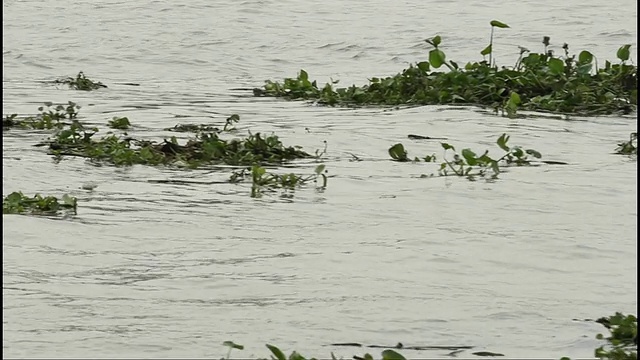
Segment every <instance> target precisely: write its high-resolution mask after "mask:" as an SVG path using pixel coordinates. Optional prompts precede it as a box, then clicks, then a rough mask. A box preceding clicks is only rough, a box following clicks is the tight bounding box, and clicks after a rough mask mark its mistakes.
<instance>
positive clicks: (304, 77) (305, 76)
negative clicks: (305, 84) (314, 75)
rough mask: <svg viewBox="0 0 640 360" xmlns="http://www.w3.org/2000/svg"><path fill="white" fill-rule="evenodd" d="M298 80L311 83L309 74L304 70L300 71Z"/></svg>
mask: <svg viewBox="0 0 640 360" xmlns="http://www.w3.org/2000/svg"><path fill="white" fill-rule="evenodd" d="M298 78H299V79H300V80H302V81H309V74H307V72H306V71H304V70H300V75H299V76H298Z"/></svg>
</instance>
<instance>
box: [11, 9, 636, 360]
mask: <svg viewBox="0 0 640 360" xmlns="http://www.w3.org/2000/svg"><path fill="white" fill-rule="evenodd" d="M493 19H497V20H500V21H503V22H505V23H507V24H509V25H510V26H511V28H509V29H497V30H496V33H495V44H494V53H495V54H496V55H495V58H496V61H497V63H498V64H500V65H510V64H513V62H515V60H516V58H517V55H518V46H525V47H527V48H529V49H532V50H535V51H541V50H542V46H543V45H542V42H541V40H542V37H543V36H545V35H547V36H550V37H551V48H552V49H554V50H555V51H556V52H557V53H562V50H561V46H562V44H563V43H564V42H566V43H568V44H569V46H570V50H571V51H572V52H574V51H575V52H576V53H577V52H579V51H580V50H583V49H588V50H590V51H591V52H592V53H594V54H595V55H596V57H597V58H598V60H599V62H600V64H603V63H604V60H605V59H609V60H612V61H614V60H616V58H615V52H616V50H617V49H618V47H620V46H621V45H623V44H627V43H628V44H632V46H633V47H632V54H635V51H634V50H635V48H636V46H637V30H636V22H637V8H636V2H635V1H632V0H621V1H618V2H616V3H615V4H613V3H611V2H606V1H593V0H581V1H577V0H569V1H549V0H538V1H532V0H523V1H495V0H485V1H465V2H462V1H434V0H428V1H422V0H406V1H390V0H385V1H383V0H367V1H364V0H351V1H339V0H328V1H322V2H310V1H293V0H279V1H275V0H274V1H269V0H264V1H237V0H234V1H230V0H217V1H203V0H193V1H140V0H133V1H100V2H98V1H78V0H70V1H64V2H61V1H53V0H40V1H15V0H14V1H11V0H7V1H4V2H3V63H4V64H3V68H4V71H3V97H2V100H3V114H11V113H19V114H23V115H28V114H36V113H37V110H36V109H37V107H38V106H41V105H42V103H44V102H46V101H52V102H55V103H66V102H67V101H74V102H76V103H78V104H79V105H80V106H82V108H81V110H80V116H79V119H80V120H81V121H83V122H86V123H89V124H93V125H96V126H99V127H101V128H102V129H103V130H102V133H104V132H105V131H106V130H105V129H106V125H105V124H106V122H107V121H108V120H109V119H111V118H112V117H113V116H127V117H129V119H130V120H131V122H132V123H133V125H134V129H133V130H132V131H131V132H130V134H131V135H134V136H138V137H149V138H154V139H161V138H162V137H167V136H170V135H171V133H167V132H165V131H163V130H162V129H163V128H166V127H172V126H173V125H175V124H176V123H179V122H181V123H214V124H218V125H220V124H223V123H224V120H225V119H226V117H227V116H229V115H231V114H236V113H237V114H239V115H240V117H241V119H240V122H239V123H238V124H237V128H238V130H239V132H240V134H242V133H246V131H248V130H251V131H252V132H254V133H255V132H262V133H271V132H275V133H276V134H278V135H279V136H280V137H281V139H282V140H283V142H284V143H285V145H301V146H303V147H304V148H305V149H306V150H308V151H309V152H314V151H315V150H316V149H322V148H323V147H324V141H326V142H327V154H326V156H325V160H324V164H325V165H326V168H327V170H328V174H329V175H330V176H331V177H330V178H329V181H328V186H327V188H326V190H325V191H323V192H322V191H316V190H315V189H314V186H307V187H303V188H301V189H299V190H297V191H296V192H295V193H294V194H293V197H281V196H279V193H273V194H271V193H267V194H265V195H264V196H263V197H261V198H257V199H254V198H251V197H250V196H249V194H250V186H249V185H248V184H235V185H234V184H224V183H217V184H208V185H206V184H201V185H198V184H188V185H181V184H171V183H157V182H154V181H157V180H190V181H200V182H216V181H220V182H222V181H224V180H226V179H228V177H229V174H230V170H229V169H218V170H210V169H209V170H179V169H178V170H176V169H163V168H152V167H145V166H133V167H130V168H116V167H112V166H100V167H99V166H93V165H90V164H89V163H87V162H86V161H85V160H83V159H80V158H65V159H64V160H62V161H61V162H59V163H56V162H54V161H53V159H52V158H51V157H50V156H48V155H46V152H45V150H44V149H43V148H39V147H33V146H32V145H34V144H37V143H38V142H39V141H41V140H43V139H45V138H46V137H47V136H48V134H50V132H47V131H25V130H10V131H9V132H3V137H2V138H3V147H2V150H3V188H2V189H3V194H4V195H7V194H9V193H10V192H12V191H23V192H24V193H25V194H27V195H32V194H33V193H36V192H37V193H41V194H44V195H55V196H61V195H62V194H65V193H69V194H71V195H73V196H76V197H77V198H78V201H79V208H78V214H77V216H72V217H68V218H62V219H60V218H58V219H51V218H37V217H30V216H15V215H5V216H3V272H2V274H3V356H4V357H13V358H17V357H41V358H44V357H49V358H52V357H76V358H81V357H103V358H104V357H110V358H124V357H129V358H131V357H147V358H151V357H153V358H167V357H183V358H187V357H196V358H202V357H209V358H220V357H222V356H225V355H226V348H225V347H223V346H222V342H223V341H225V340H232V341H235V342H236V343H239V344H243V345H245V347H246V349H245V350H244V351H236V352H234V353H232V357H234V356H235V357H251V356H253V357H256V356H261V357H267V356H268V350H267V349H266V348H265V347H264V344H265V343H271V344H275V345H278V346H280V347H281V348H282V349H283V350H284V351H285V352H287V353H289V352H290V351H292V350H298V351H300V352H301V353H302V354H304V355H308V356H316V357H325V358H327V357H329V355H330V352H331V351H333V352H334V353H335V354H336V355H337V356H344V357H345V358H350V357H351V356H352V355H354V354H359V355H362V354H363V353H365V352H367V351H368V352H372V353H373V354H374V355H379V351H378V350H377V349H364V348H363V349H357V348H356V349H351V348H339V347H332V346H327V345H328V344H331V343H337V342H359V343H363V344H379V345H394V344H396V343H397V342H402V343H403V344H405V345H407V346H409V345H450V346H454V345H458V346H474V348H473V349H472V350H465V351H464V352H462V353H460V354H458V357H473V355H471V353H472V352H475V351H492V352H498V353H502V354H505V355H506V356H507V357H511V358H514V357H519V358H523V357H528V358H533V357H544V358H559V357H561V356H571V357H583V358H584V357H591V356H592V355H593V349H594V348H595V347H597V346H599V344H600V342H598V341H597V340H595V335H596V333H598V332H600V331H601V330H604V328H602V327H601V326H600V325H599V324H595V323H590V322H579V321H573V320H572V319H576V318H577V319H584V318H597V317H601V316H607V315H612V314H613V313H614V312H616V311H621V312H625V313H634V314H635V309H636V305H637V300H636V299H637V290H636V289H637V277H636V272H637V262H636V256H637V247H636V242H637V235H636V229H637V202H636V196H637V193H636V187H637V173H636V171H637V163H636V161H635V160H634V159H630V158H629V157H626V156H621V155H615V154H614V150H615V148H616V147H617V144H618V143H620V142H622V141H624V140H626V139H628V136H629V133H630V132H632V131H635V130H636V128H637V125H636V115H635V114H633V115H632V116H629V117H592V118H577V117H571V118H558V117H550V116H536V117H527V118H523V119H518V120H509V119H507V118H504V117H500V116H496V115H494V114H491V113H489V112H486V111H481V110H480V109H475V108H452V107H417V108H409V109H398V110H391V109H358V110H347V109H341V108H329V107H317V106H312V105H310V104H308V103H304V102H287V101H284V100H280V99H265V98H255V97H253V96H252V93H251V91H250V90H238V89H242V88H246V89H249V88H252V87H257V86H260V85H261V84H263V82H264V80H266V79H276V80H279V79H282V78H283V77H292V76H295V75H296V73H297V72H298V71H299V70H300V69H305V70H306V71H307V72H308V73H309V75H310V77H311V78H314V79H318V81H319V82H322V83H324V82H326V81H330V79H331V78H333V79H340V81H341V83H340V85H350V84H352V83H357V84H360V83H363V82H365V81H366V79H367V78H368V77H372V76H386V75H393V74H395V73H397V72H399V71H401V70H402V69H404V68H406V67H407V66H408V64H409V63H414V62H417V61H422V60H424V59H426V57H427V52H428V50H429V48H428V45H427V44H426V43H425V42H424V41H423V40H424V39H425V38H428V37H432V36H434V35H436V34H440V35H441V36H442V38H443V42H442V45H441V49H442V50H443V51H445V53H446V54H447V57H448V58H449V59H453V60H455V61H458V62H459V63H462V64H463V63H465V62H467V61H477V60H481V55H480V54H479V52H480V50H482V49H483V48H484V47H485V46H486V45H487V43H488V38H489V33H490V27H489V21H490V20H493ZM634 60H635V59H634ZM79 71H84V72H85V73H86V75H87V76H88V77H89V78H91V79H94V80H99V81H102V82H104V83H105V84H107V85H109V88H108V89H103V90H99V91H93V92H80V91H72V90H69V89H67V88H66V87H64V86H54V85H51V84H46V83H44V82H45V81H49V80H54V79H57V78H60V77H64V76H74V75H75V74H77V73H78V72H79ZM124 83H138V84H140V86H128V85H124ZM503 132H506V133H508V134H510V135H511V140H510V143H511V144H512V145H521V146H523V147H527V148H533V149H536V150H538V151H540V152H541V153H542V154H543V160H554V161H563V162H567V163H568V165H565V166H552V165H544V164H543V165H541V166H534V167H520V168H509V169H508V171H507V172H505V173H502V174H501V175H500V178H499V179H498V180H497V181H495V182H487V181H483V180H479V181H476V182H471V181H468V180H466V179H464V178H452V177H447V178H443V177H434V178H421V177H420V176H421V175H422V174H429V173H433V172H435V171H436V168H435V165H431V164H424V163H423V164H410V163H396V162H393V161H389V156H388V154H387V149H388V148H389V147H390V146H391V145H393V144H395V143H398V142H402V143H403V144H404V145H405V146H406V147H407V149H408V151H409V155H410V156H417V155H420V156H422V155H425V154H431V153H436V154H437V155H438V156H439V157H440V156H441V154H442V152H441V147H440V145H439V144H438V143H437V142H435V141H413V140H410V139H408V138H407V135H408V134H420V135H428V136H439V137H446V138H447V139H448V140H447V141H448V142H449V143H451V144H453V145H455V146H457V147H458V148H462V147H471V148H472V149H475V150H476V152H482V151H484V150H485V149H490V150H491V154H498V153H499V152H498V151H499V149H498V148H497V146H496V145H495V140H496V139H497V138H498V136H500V135H501V134H502V133H503ZM180 137H181V138H182V137H183V136H182V135H181V136H180ZM352 154H353V155H355V157H357V158H358V159H360V160H361V161H351V160H354V159H355V157H354V156H352ZM295 164H297V166H296V167H294V168H293V169H292V171H294V172H297V173H300V174H311V173H313V167H314V166H316V165H317V164H316V163H315V162H313V161H304V162H298V163H295ZM88 183H93V184H94V185H97V187H96V188H95V189H93V190H83V189H82V187H83V186H84V185H86V184H88ZM449 352H450V351H445V350H440V351H433V350H431V351H410V350H405V351H404V354H405V355H407V356H410V357H414V358H416V357H420V358H426V357H431V358H446V356H447V354H448V353H449Z"/></svg>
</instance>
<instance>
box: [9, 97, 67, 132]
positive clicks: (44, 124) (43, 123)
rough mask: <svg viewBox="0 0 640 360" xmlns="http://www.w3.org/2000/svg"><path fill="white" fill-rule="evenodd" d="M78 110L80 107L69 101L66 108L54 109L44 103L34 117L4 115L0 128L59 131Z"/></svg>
mask: <svg viewBox="0 0 640 360" xmlns="http://www.w3.org/2000/svg"><path fill="white" fill-rule="evenodd" d="M78 110H80V106H78V105H77V104H76V103H74V102H72V101H69V102H68V103H67V105H66V106H65V105H56V106H55V107H54V104H53V103H52V102H46V103H44V106H40V107H39V108H38V111H39V112H40V113H39V114H38V115H36V116H28V117H25V118H19V117H18V114H11V115H6V116H5V117H4V119H3V120H2V128H3V129H6V128H20V129H38V130H45V129H46V130H49V129H61V128H63V127H64V126H65V125H66V124H69V121H71V120H73V119H75V118H77V117H78ZM65 120H67V122H65Z"/></svg>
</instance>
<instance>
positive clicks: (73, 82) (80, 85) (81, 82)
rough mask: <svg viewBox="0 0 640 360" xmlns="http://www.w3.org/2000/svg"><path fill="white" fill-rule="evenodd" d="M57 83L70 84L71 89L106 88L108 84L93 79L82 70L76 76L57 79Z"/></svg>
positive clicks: (89, 89)
mask: <svg viewBox="0 0 640 360" xmlns="http://www.w3.org/2000/svg"><path fill="white" fill-rule="evenodd" d="M55 83H56V84H66V85H69V87H70V88H71V89H75V90H83V91H91V90H97V89H100V88H106V87H107V85H105V84H103V83H101V82H99V81H93V80H91V79H89V78H87V77H86V76H85V75H84V73H83V72H82V71H80V72H79V73H78V75H77V76H76V77H75V79H74V78H72V77H67V78H64V79H59V80H56V81H55Z"/></svg>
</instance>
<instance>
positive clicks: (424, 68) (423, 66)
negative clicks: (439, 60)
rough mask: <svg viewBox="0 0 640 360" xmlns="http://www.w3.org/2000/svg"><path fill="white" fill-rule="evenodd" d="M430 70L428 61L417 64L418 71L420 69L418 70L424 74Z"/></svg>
mask: <svg viewBox="0 0 640 360" xmlns="http://www.w3.org/2000/svg"><path fill="white" fill-rule="evenodd" d="M430 68H431V66H430V65H429V62H428V61H422V62H419V63H418V69H420V70H422V71H424V72H428V71H429V70H431V69H430Z"/></svg>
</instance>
